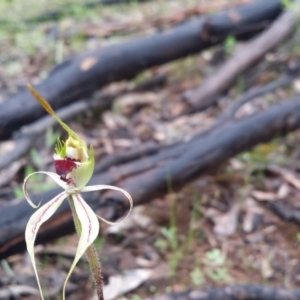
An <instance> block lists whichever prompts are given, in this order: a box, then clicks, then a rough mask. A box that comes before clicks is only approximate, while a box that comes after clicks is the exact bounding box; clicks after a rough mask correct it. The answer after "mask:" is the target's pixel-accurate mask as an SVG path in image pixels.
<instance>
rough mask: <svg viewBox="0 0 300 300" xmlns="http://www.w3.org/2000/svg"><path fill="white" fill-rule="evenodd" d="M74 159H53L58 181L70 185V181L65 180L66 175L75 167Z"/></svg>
mask: <svg viewBox="0 0 300 300" xmlns="http://www.w3.org/2000/svg"><path fill="white" fill-rule="evenodd" d="M76 161H78V160H76V159H73V158H69V157H65V158H64V159H55V160H54V166H55V170H56V173H57V175H59V176H60V179H61V180H63V181H65V182H66V183H68V184H69V183H70V179H67V175H68V174H69V173H70V172H71V171H72V170H73V169H74V168H76V167H77V165H76Z"/></svg>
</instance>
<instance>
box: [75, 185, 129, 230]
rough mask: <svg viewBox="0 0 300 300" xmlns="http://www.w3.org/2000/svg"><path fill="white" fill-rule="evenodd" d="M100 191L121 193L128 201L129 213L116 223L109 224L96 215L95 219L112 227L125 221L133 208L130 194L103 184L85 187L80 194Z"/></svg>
mask: <svg viewBox="0 0 300 300" xmlns="http://www.w3.org/2000/svg"><path fill="white" fill-rule="evenodd" d="M100 190H115V191H118V192H121V193H123V194H124V195H125V196H126V198H127V199H128V201H129V204H130V208H129V211H128V212H127V214H126V216H125V217H124V218H122V219H120V220H119V221H117V222H110V221H108V220H106V219H104V218H102V217H100V216H98V215H97V217H98V218H99V219H100V220H102V221H103V222H105V223H107V224H110V225H114V224H116V223H119V222H121V221H123V220H125V219H126V218H127V217H128V216H129V214H130V212H131V210H132V207H133V200H132V198H131V196H130V194H129V193H127V192H126V191H125V190H123V189H120V188H118V187H116V186H113V185H104V184H100V185H91V186H85V187H84V188H83V189H81V191H80V192H94V191H100Z"/></svg>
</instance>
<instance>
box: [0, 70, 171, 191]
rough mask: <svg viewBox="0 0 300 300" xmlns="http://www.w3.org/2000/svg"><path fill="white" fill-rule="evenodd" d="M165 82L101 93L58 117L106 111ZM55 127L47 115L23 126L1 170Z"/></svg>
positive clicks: (156, 80)
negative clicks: (115, 102)
mask: <svg viewBox="0 0 300 300" xmlns="http://www.w3.org/2000/svg"><path fill="white" fill-rule="evenodd" d="M165 82H166V77H165V76H163V75H158V76H154V77H152V78H150V79H148V80H146V81H144V82H142V83H140V84H139V85H137V86H136V87H134V88H132V89H128V88H125V89H122V90H121V91H117V92H115V93H110V94H106V93H101V94H100V95H98V96H97V97H95V98H94V99H92V100H80V101H77V102H75V103H72V104H70V105H68V106H66V107H63V108H61V109H59V110H58V111H57V115H58V116H59V117H60V118H61V119H63V120H69V119H71V118H73V117H74V116H76V115H78V114H80V113H82V112H84V111H87V110H91V109H93V110H95V109H97V110H104V109H106V108H108V107H109V106H110V105H111V104H112V102H113V100H114V99H116V98H117V97H119V96H120V95H124V94H126V93H129V92H138V91H146V90H149V89H152V88H155V87H157V86H160V85H164V84H165ZM55 125H57V122H56V121H55V120H54V119H53V118H52V117H51V116H49V115H46V116H44V117H42V118H40V119H39V120H37V121H35V122H33V123H31V124H30V125H28V126H23V127H22V128H21V129H20V130H19V131H18V132H16V133H15V136H14V139H13V144H14V146H13V148H12V149H10V151H8V152H7V153H5V154H2V155H1V156H0V170H2V169H4V168H6V167H7V166H9V165H10V164H11V163H12V162H14V161H16V160H18V159H20V158H22V157H23V156H24V155H26V154H27V153H28V152H29V150H30V149H31V148H32V146H33V145H34V141H35V140H36V139H37V137H39V136H41V135H42V134H44V133H45V132H46V130H47V129H48V128H49V127H53V126H55ZM0 186H1V184H0Z"/></svg>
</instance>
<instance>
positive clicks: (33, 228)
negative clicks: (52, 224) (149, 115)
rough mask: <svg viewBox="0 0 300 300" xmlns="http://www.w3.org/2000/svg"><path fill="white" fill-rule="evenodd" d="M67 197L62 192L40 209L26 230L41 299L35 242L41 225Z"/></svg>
mask: <svg viewBox="0 0 300 300" xmlns="http://www.w3.org/2000/svg"><path fill="white" fill-rule="evenodd" d="M66 197H67V193H66V192H62V193H60V194H58V195H57V196H56V197H54V198H53V199H52V200H50V201H49V202H48V203H46V204H45V205H43V206H42V207H40V208H39V209H38V210H37V211H36V212H35V213H34V214H33V215H32V216H31V217H30V219H29V221H28V223H27V226H26V230H25V241H26V245H27V251H28V253H29V256H30V259H31V262H32V266H33V269H34V273H35V276H36V279H37V283H38V286H39V290H40V293H41V297H42V299H44V298H43V294H42V288H41V284H40V281H39V277H38V273H37V269H36V265H35V258H34V242H35V238H36V235H37V232H38V230H39V228H40V227H41V225H42V224H43V223H44V222H45V221H47V220H48V219H49V218H50V217H51V216H52V215H53V214H54V213H55V211H56V210H57V209H58V208H59V206H60V205H61V204H62V202H63V200H64V199H65V198H66Z"/></svg>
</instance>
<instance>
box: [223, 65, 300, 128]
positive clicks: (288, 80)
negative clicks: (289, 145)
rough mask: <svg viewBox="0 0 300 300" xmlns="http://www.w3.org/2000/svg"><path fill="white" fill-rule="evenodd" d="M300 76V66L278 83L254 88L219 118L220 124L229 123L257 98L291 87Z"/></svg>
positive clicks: (277, 81) (290, 71)
mask: <svg viewBox="0 0 300 300" xmlns="http://www.w3.org/2000/svg"><path fill="white" fill-rule="evenodd" d="M299 74H300V64H298V65H297V66H296V67H294V68H293V69H291V70H289V72H288V74H287V75H286V76H285V77H283V78H280V79H278V80H276V81H273V82H270V83H267V84H265V85H262V86H258V87H254V88H252V89H250V90H249V91H248V92H246V93H245V94H244V95H243V96H242V97H241V98H240V99H238V100H237V101H236V102H234V103H233V104H232V106H230V107H229V108H228V109H227V110H226V111H225V112H224V113H223V114H222V115H221V116H220V118H219V120H218V123H223V122H225V121H228V120H229V119H232V118H234V115H235V114H236V112H237V111H238V110H239V109H240V108H241V107H242V106H243V105H244V104H246V103H247V102H249V101H251V100H253V99H254V98H256V97H259V96H261V95H264V94H267V93H271V92H273V91H275V90H277V89H279V88H283V87H286V86H289V85H290V84H292V83H293V81H294V80H295V78H297V76H299Z"/></svg>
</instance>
